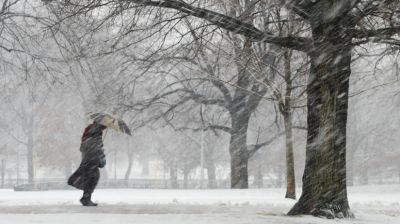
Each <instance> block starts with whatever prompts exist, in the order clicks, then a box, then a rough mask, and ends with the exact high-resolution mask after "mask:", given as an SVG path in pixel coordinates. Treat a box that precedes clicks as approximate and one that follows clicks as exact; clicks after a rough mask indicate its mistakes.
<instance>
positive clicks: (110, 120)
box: [86, 112, 132, 135]
mask: <svg viewBox="0 0 400 224" xmlns="http://www.w3.org/2000/svg"><path fill="white" fill-rule="evenodd" d="M86 116H87V117H88V118H89V119H91V120H93V121H94V122H96V123H98V124H101V125H104V126H106V127H108V128H112V129H114V130H116V131H119V132H122V133H125V134H128V135H132V134H131V130H129V128H128V125H126V123H125V122H124V121H123V120H121V119H118V118H115V117H113V116H111V115H109V114H105V113H93V112H89V113H87V114H86Z"/></svg>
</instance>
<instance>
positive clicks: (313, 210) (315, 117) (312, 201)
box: [289, 21, 353, 218]
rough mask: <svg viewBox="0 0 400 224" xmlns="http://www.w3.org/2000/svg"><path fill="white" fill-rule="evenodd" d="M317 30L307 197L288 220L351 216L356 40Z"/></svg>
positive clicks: (329, 27)
mask: <svg viewBox="0 0 400 224" xmlns="http://www.w3.org/2000/svg"><path fill="white" fill-rule="evenodd" d="M335 22H336V21H334V22H333V24H323V25H320V26H317V27H313V38H314V51H313V52H312V53H311V55H310V58H311V71H310V77H309V81H308V86H307V94H308V96H307V108H308V116H307V124H308V133H307V146H306V166H305V170H304V175H303V193H302V195H301V197H300V199H299V201H298V202H297V203H296V204H295V206H294V207H293V208H292V209H291V210H290V211H289V215H299V214H311V215H315V216H325V217H327V218H335V217H338V218H343V217H352V216H353V215H352V213H351V211H350V207H349V204H348V200H347V186H346V124H347V109H348V92H349V78H350V74H351V68H350V65H351V51H352V47H351V37H347V36H345V32H341V29H343V30H345V29H346V28H342V27H338V26H337V24H336V23H335Z"/></svg>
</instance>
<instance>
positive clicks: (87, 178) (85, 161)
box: [68, 123, 106, 193]
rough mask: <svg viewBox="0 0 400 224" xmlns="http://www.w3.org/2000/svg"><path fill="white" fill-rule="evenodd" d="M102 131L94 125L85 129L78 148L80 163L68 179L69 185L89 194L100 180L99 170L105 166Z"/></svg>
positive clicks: (100, 127)
mask: <svg viewBox="0 0 400 224" xmlns="http://www.w3.org/2000/svg"><path fill="white" fill-rule="evenodd" d="M104 129H105V127H104V126H102V125H99V124H96V123H93V124H91V125H89V126H88V127H86V128H85V131H84V133H83V135H82V142H81V147H80V151H81V153H82V161H81V163H80V165H79V168H78V169H77V170H76V171H75V172H74V173H73V174H72V175H71V177H70V178H69V179H68V184H69V185H71V186H74V187H76V188H78V189H81V190H84V191H86V192H89V193H92V192H93V190H94V189H95V188H96V185H97V183H98V181H99V178H100V171H99V168H102V167H104V166H105V165H106V159H105V158H106V157H105V155H104V150H103V140H102V135H103V130H104Z"/></svg>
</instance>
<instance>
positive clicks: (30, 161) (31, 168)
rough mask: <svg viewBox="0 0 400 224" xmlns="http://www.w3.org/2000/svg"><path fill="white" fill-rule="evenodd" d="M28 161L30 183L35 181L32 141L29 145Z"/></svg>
mask: <svg viewBox="0 0 400 224" xmlns="http://www.w3.org/2000/svg"><path fill="white" fill-rule="evenodd" d="M28 142H29V140H28ZM27 151H28V154H27V158H26V159H27V163H28V183H30V184H32V183H34V176H35V174H34V165H33V146H32V144H31V143H28V145H27Z"/></svg>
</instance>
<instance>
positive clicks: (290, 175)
mask: <svg viewBox="0 0 400 224" xmlns="http://www.w3.org/2000/svg"><path fill="white" fill-rule="evenodd" d="M284 122H285V135H286V195H285V198H292V199H296V178H295V173H294V156H293V134H292V133H293V132H292V113H291V112H287V113H286V114H285V116H284Z"/></svg>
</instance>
